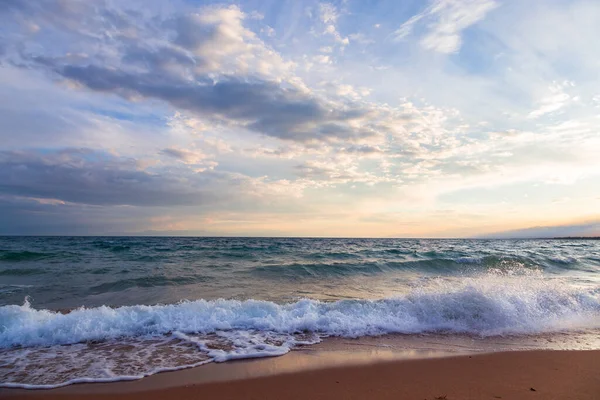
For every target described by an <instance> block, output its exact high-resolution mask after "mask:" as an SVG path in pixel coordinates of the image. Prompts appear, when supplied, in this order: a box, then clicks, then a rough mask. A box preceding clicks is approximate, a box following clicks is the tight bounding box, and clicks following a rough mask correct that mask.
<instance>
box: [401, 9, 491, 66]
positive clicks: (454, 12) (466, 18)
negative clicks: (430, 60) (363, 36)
mask: <svg viewBox="0 0 600 400" xmlns="http://www.w3.org/2000/svg"><path fill="white" fill-rule="evenodd" d="M496 6H497V3H496V2H495V1H493V0H434V1H432V3H431V4H430V5H429V6H428V7H427V8H426V9H425V11H423V12H421V13H419V14H417V15H414V16H413V17H411V18H410V19H409V20H408V21H406V22H405V23H403V24H402V25H401V26H400V28H398V29H397V30H396V31H395V32H394V35H393V36H394V38H395V39H396V40H402V39H405V38H406V37H408V36H409V35H411V34H412V33H413V32H414V31H415V26H416V25H417V24H425V23H426V26H425V28H424V33H423V34H422V36H421V39H420V44H421V46H422V47H423V48H425V49H427V50H433V51H436V52H439V53H446V54H448V53H454V52H456V51H458V50H459V49H460V47H461V44H462V37H461V34H462V31H464V30H465V29H467V28H468V27H470V26H472V25H473V24H475V23H477V22H479V21H481V20H482V19H483V18H485V16H486V14H487V13H489V12H490V11H492V10H493V9H494V8H496Z"/></svg>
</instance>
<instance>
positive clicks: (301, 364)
mask: <svg viewBox="0 0 600 400" xmlns="http://www.w3.org/2000/svg"><path fill="white" fill-rule="evenodd" d="M385 354H386V353H381V354H379V355H375V356H373V355H366V356H365V357H357V356H356V354H355V357H354V358H352V353H349V352H346V353H344V352H336V351H328V352H322V351H321V352H320V351H318V350H317V351H314V352H308V353H303V352H292V353H291V354H288V355H285V356H283V357H277V358H270V359H261V360H253V361H242V362H233V363H224V364H213V365H209V366H204V367H199V368H192V369H188V370H183V371H177V372H171V373H164V374H158V375H155V376H152V377H149V378H146V379H143V380H140V381H135V382H117V383H108V384H81V385H73V386H68V387H64V388H59V389H53V390H39V391H26V390H8V389H4V390H0V397H2V398H6V399H48V400H54V399H86V400H96V399H98V400H100V399H103V400H109V399H112V400H120V399H129V400H138V399H139V400H155V399H167V398H168V399H177V400H186V399H207V398H209V399H257V400H258V399H266V400H269V399H291V400H294V399H394V400H398V399H427V400H434V399H447V400H452V399H478V400H479V399H543V400H550V399H556V400H559V399H561V400H563V399H589V400H592V399H593V400H598V399H600V373H599V367H600V351H598V350H588V351H559V350H532V351H511V352H497V353H487V354H472V355H460V356H446V357H439V355H440V354H439V353H431V354H426V355H425V357H428V358H418V359H407V358H406V357H401V359H397V358H394V356H393V355H391V353H390V354H388V356H389V357H388V356H386V355H385ZM421 355H422V354H421ZM307 357H308V359H307ZM311 357H312V358H311ZM315 357H320V359H321V362H320V363H314V362H313V361H314V360H315ZM307 365H311V366H312V367H311V368H307V367H306V366H307ZM315 365H316V366H317V367H314V366H315Z"/></svg>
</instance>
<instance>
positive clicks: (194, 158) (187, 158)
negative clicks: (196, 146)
mask: <svg viewBox="0 0 600 400" xmlns="http://www.w3.org/2000/svg"><path fill="white" fill-rule="evenodd" d="M159 153H160V154H163V155H165V156H167V157H171V158H174V159H176V160H179V161H181V162H183V163H185V164H200V163H201V162H202V161H203V160H205V159H206V154H203V153H202V152H200V151H193V150H187V149H178V148H175V147H169V148H166V149H162V150H160V151H159Z"/></svg>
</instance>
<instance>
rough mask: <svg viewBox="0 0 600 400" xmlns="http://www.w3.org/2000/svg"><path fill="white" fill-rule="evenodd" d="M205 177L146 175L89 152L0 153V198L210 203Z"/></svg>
mask: <svg viewBox="0 0 600 400" xmlns="http://www.w3.org/2000/svg"><path fill="white" fill-rule="evenodd" d="M209 178H210V177H208V176H201V175H199V174H195V173H189V172H188V176H182V175H181V174H177V173H171V172H169V171H163V172H162V173H150V172H147V171H143V170H141V169H139V168H138V166H137V162H136V161H135V160H133V159H122V158H117V157H112V156H110V155H107V154H102V153H98V152H94V151H91V150H81V149H68V150H63V151H60V152H54V153H46V154H44V153H37V152H8V151H4V152H0V193H2V194H4V195H13V196H23V197H32V198H43V199H58V200H62V201H66V202H72V203H81V204H92V205H135V206H176V205H199V204H203V203H208V202H214V201H215V200H216V198H215V194H214V193H213V192H212V191H210V190H205V186H209V184H210V182H209V181H208V179H209Z"/></svg>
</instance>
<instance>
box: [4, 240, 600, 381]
mask: <svg viewBox="0 0 600 400" xmlns="http://www.w3.org/2000/svg"><path fill="white" fill-rule="evenodd" d="M387 335H396V336H398V335H400V336H402V337H413V336H414V337H423V336H427V335H433V336H435V337H436V338H438V339H439V338H444V337H445V338H448V340H449V341H451V340H452V338H454V337H459V336H460V337H468V338H470V340H473V341H477V340H486V338H496V339H495V340H497V339H498V338H502V339H503V340H504V341H505V342H510V343H520V342H521V343H523V342H527V341H529V342H535V341H537V339H536V338H540V337H543V338H549V337H550V338H552V337H558V338H570V337H577V338H581V337H583V338H584V339H583V341H580V340H576V341H565V342H564V343H570V344H568V345H567V344H565V346H563V347H562V348H565V347H573V348H590V347H592V348H594V347H595V346H596V347H598V341H594V340H590V338H592V339H593V338H594V337H595V338H600V241H598V240H464V239H456V240H449V239H448V240H426V239H423V240H419V239H410V240H408V239H321V238H314V239H311V238H223V237H220V238H216V237H215V238H210V237H0V387H20V388H32V389H39V388H54V387H58V386H64V385H68V384H72V383H79V382H110V381H118V380H132V379H140V378H142V377H145V376H148V375H152V374H155V373H158V372H162V371H172V370H177V369H182V368H189V367H194V366H199V365H202V364H206V363H212V362H224V361H228V360H234V359H244V358H256V357H267V356H280V355H283V354H285V353H288V352H289V351H293V350H294V349H298V348H307V347H310V346H311V345H313V344H316V343H319V342H322V341H326V340H328V339H329V338H346V339H348V340H360V339H361V338H368V337H382V336H387ZM551 341H552V340H547V342H551ZM586 346H587V347H586ZM517 347H518V346H517Z"/></svg>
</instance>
